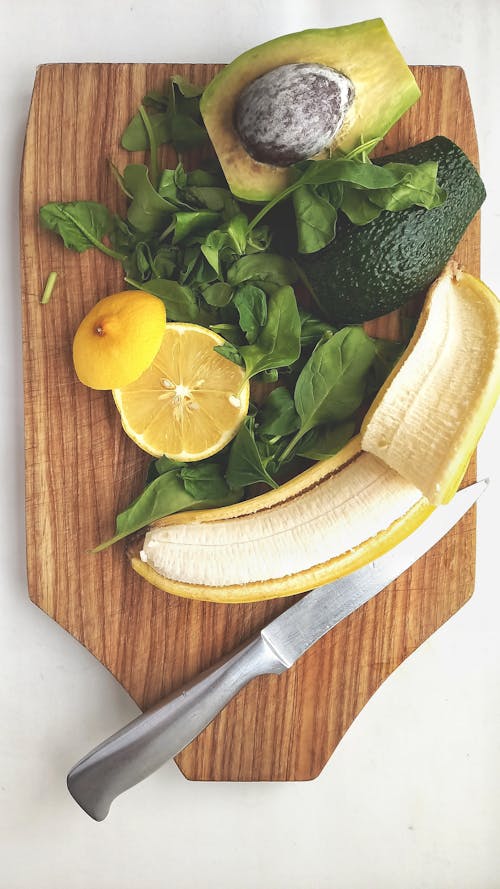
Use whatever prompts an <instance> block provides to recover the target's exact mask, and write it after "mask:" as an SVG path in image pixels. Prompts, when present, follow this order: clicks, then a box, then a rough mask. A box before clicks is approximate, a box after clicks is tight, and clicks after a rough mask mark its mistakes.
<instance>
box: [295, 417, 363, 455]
mask: <svg viewBox="0 0 500 889" xmlns="http://www.w3.org/2000/svg"><path fill="white" fill-rule="evenodd" d="M355 428H356V424H355V422H354V420H346V421H345V422H344V423H340V424H339V425H328V424H327V425H324V426H317V427H316V428H315V429H311V430H310V431H309V432H307V433H306V434H305V435H304V438H303V439H302V440H301V441H300V442H299V443H298V445H297V447H296V449H295V454H296V455H297V457H307V459H308V460H326V459H327V458H328V457H333V455H334V454H337V453H338V452H339V451H340V450H342V448H343V447H344V445H346V444H347V442H348V441H350V440H351V438H352V437H353V435H354V430H355Z"/></svg>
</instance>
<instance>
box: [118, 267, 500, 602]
mask: <svg viewBox="0 0 500 889" xmlns="http://www.w3.org/2000/svg"><path fill="white" fill-rule="evenodd" d="M499 394H500V304H499V301H498V299H497V297H496V296H495V295H494V294H493V293H492V292H491V290H489V288H487V287H486V285H485V284H483V283H482V282H481V281H479V280H478V279H477V278H474V277H473V276H472V275H469V274H467V273H466V272H464V271H462V270H461V269H460V268H459V267H458V266H457V265H456V264H455V263H450V264H448V266H447V267H446V268H445V270H444V271H443V273H442V274H441V276H440V277H439V278H438V279H437V280H436V281H435V282H434V284H433V285H432V287H431V288H430V290H429V293H428V295H427V298H426V301H425V304H424V307H423V310H422V313H421V316H420V319H419V323H418V325H417V328H416V330H415V333H414V336H413V337H412V340H411V342H410V344H409V346H408V348H407V349H406V351H405V353H404V354H403V356H402V357H401V359H400V361H399V362H398V364H397V365H396V367H395V368H394V370H393V372H392V373H391V375H390V376H389V378H388V379H387V381H386V382H385V384H384V385H383V387H382V388H381V389H380V391H379V392H378V394H377V396H376V398H375V400H374V402H373V404H372V406H371V408H370V410H369V411H368V413H367V415H366V417H365V420H364V422H363V425H362V429H361V434H360V435H359V436H356V437H355V438H354V439H352V441H351V442H349V444H348V445H347V446H346V447H345V448H343V449H342V451H341V452H340V453H338V454H337V455H335V456H334V457H332V458H330V459H328V460H324V461H322V462H320V463H317V464H316V465H314V466H313V467H311V468H310V469H308V470H306V471H305V472H304V473H302V474H301V475H299V476H297V477H295V478H294V479H292V480H291V481H289V482H287V483H286V484H284V485H282V486H281V487H280V488H278V489H276V490H273V491H269V492H267V493H266V494H262V495H260V496H259V497H255V498H253V499H251V500H247V501H245V502H243V503H238V504H234V505H232V506H229V507H222V508H220V509H213V510H203V511H199V512H192V513H181V514H178V515H175V516H171V517H168V518H166V519H163V520H160V521H159V522H157V523H156V524H155V525H154V526H153V527H152V528H151V529H150V531H149V532H148V534H147V535H146V538H144V537H142V538H141V539H140V540H139V541H138V542H136V543H135V544H134V545H132V547H131V548H130V550H129V553H128V555H129V558H130V561H131V564H132V567H133V568H134V570H135V571H137V573H138V574H140V575H141V576H142V577H144V578H145V579H146V580H148V581H149V582H150V583H152V584H153V585H154V586H156V587H158V588H160V589H162V590H164V591H166V592H169V593H173V594H175V595H177V596H183V597H188V598H192V599H202V600H208V601H214V602H228V603H229V602H252V601H258V600H262V599H268V598H275V597H281V596H290V595H294V594H297V593H301V592H305V591H306V590H309V589H311V588H313V587H316V586H319V585H321V584H324V583H328V582H330V581H332V580H335V579H336V578H338V577H342V576H344V575H346V574H349V573H350V572H352V571H354V570H356V569H357V568H360V567H362V566H363V565H366V564H368V563H369V562H370V561H372V560H373V559H375V558H378V557H379V556H381V555H383V553H385V552H387V551H388V550H389V549H391V548H392V547H393V546H395V545H396V544H397V543H398V542H399V541H401V540H402V539H404V538H405V537H407V536H408V535H409V534H411V533H412V531H413V530H414V529H415V528H417V527H418V526H419V525H420V524H421V523H422V522H423V521H425V519H426V518H427V517H428V516H429V515H430V513H431V512H432V510H433V509H434V508H435V506H436V505H438V504H440V503H444V502H447V501H448V500H449V499H451V497H452V496H453V494H454V493H455V491H456V490H457V489H458V486H459V484H460V482H461V479H462V477H463V475H464V473H465V470H466V468H467V465H468V462H469V459H470V456H471V454H472V453H473V451H474V449H475V447H476V445H477V442H478V440H479V438H480V436H481V434H482V431H483V429H484V426H485V425H486V422H487V420H488V417H489V415H490V413H491V411H492V409H493V407H494V405H495V402H496V400H497V398H498V395H499ZM325 503H326V504H331V508H329V509H327V510H326V511H325ZM298 515H299V517H300V518H299V519H298V518H297V516H298ZM367 517H368V519H369V520H368V521H367ZM287 523H288V524H287ZM294 523H295V524H294ZM346 529H347V530H346ZM280 535H281V536H280ZM287 535H288V537H287ZM339 540H340V544H342V545H341V546H340V549H341V551H338V549H339ZM155 547H156V550H155ZM328 547H330V551H328ZM287 554H288V556H287ZM301 559H302V562H301ZM307 560H309V563H308V562H307ZM238 566H239V567H238ZM157 568H160V569H161V570H157ZM238 570H239V574H238ZM259 572H260V574H259Z"/></svg>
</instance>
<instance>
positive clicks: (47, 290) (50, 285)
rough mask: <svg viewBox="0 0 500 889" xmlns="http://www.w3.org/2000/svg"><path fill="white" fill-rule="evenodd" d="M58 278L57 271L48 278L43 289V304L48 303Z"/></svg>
mask: <svg viewBox="0 0 500 889" xmlns="http://www.w3.org/2000/svg"><path fill="white" fill-rule="evenodd" d="M56 280H57V272H51V273H50V275H49V277H48V278H47V283H46V284H45V287H44V289H43V293H42V298H41V300H40V302H41V304H42V305H45V303H48V301H49V299H50V297H51V296H52V291H53V289H54V284H55V283H56Z"/></svg>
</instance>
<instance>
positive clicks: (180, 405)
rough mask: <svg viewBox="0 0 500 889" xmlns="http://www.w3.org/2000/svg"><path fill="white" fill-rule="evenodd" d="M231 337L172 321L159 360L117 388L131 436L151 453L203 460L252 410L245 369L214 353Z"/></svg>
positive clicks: (122, 416) (155, 360) (125, 422)
mask: <svg viewBox="0 0 500 889" xmlns="http://www.w3.org/2000/svg"><path fill="white" fill-rule="evenodd" d="M224 343H225V340H223V339H222V337H220V336H218V334H216V333H213V331H211V330H208V329H207V328H205V327H199V326H198V325H196V324H180V323H179V324H167V326H166V329H165V332H164V335H163V341H162V343H161V346H160V349H159V351H158V352H157V354H156V356H155V358H154V360H153V363H152V364H151V366H150V367H148V369H147V370H146V371H145V372H144V373H143V374H142V375H141V376H140V377H139V379H138V380H135V382H133V383H131V385H129V386H125V387H123V388H120V389H114V390H113V397H114V399H115V403H116V406H117V408H118V410H119V412H120V415H121V419H122V425H123V428H124V430H125V432H126V433H127V435H128V436H130V438H131V439H132V440H133V441H134V442H135V443H136V444H137V445H139V447H140V448H142V449H143V450H144V451H147V452H148V454H152V455H153V456H155V457H160V456H162V455H163V454H166V455H167V456H168V457H170V458H171V459H173V460H180V461H183V462H188V461H192V460H203V459H204V458H205V457H210V456H211V455H212V454H215V453H217V452H218V451H220V450H221V449H222V448H223V447H224V446H225V445H226V444H227V443H228V442H229V441H230V440H231V439H232V438H233V437H234V436H235V435H236V433H237V431H238V429H239V427H240V425H241V422H242V420H243V419H244V417H245V416H246V414H247V410H248V398H249V389H250V387H249V384H248V381H244V371H243V369H242V368H241V367H239V366H238V365H236V364H233V363H232V362H231V361H228V359H227V358H224V357H223V356H222V355H219V354H218V353H217V352H215V351H214V347H215V346H221V345H224Z"/></svg>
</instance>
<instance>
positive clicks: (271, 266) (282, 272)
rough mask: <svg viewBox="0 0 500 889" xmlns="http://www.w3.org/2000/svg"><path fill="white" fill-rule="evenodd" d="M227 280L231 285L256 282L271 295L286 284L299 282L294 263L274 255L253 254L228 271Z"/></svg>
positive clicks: (236, 263)
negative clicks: (271, 292)
mask: <svg viewBox="0 0 500 889" xmlns="http://www.w3.org/2000/svg"><path fill="white" fill-rule="evenodd" d="M227 280H228V281H229V283H230V284H233V285H235V286H236V285H237V284H244V283H246V282H250V281H252V282H255V283H257V284H258V286H259V287H262V289H263V290H265V291H266V292H267V293H269V292H270V291H269V286H268V285H271V290H272V291H274V290H276V288H277V287H283V285H285V284H293V283H294V282H295V281H296V280H297V269H296V267H295V264H294V263H293V262H290V260H289V259H285V258H284V257H283V256H278V255H277V254H274V253H251V254H249V255H247V256H242V257H241V259H238V260H237V261H236V262H235V263H234V265H232V266H231V268H230V269H229V270H228V273H227Z"/></svg>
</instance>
